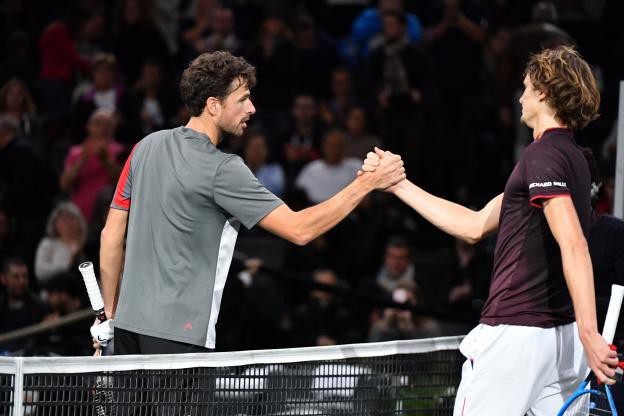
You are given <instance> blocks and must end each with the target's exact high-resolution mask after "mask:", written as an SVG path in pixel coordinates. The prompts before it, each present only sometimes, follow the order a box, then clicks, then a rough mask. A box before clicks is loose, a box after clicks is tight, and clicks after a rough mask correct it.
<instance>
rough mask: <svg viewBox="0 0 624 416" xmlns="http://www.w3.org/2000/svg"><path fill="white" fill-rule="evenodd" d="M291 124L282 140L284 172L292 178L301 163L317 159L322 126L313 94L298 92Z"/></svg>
mask: <svg viewBox="0 0 624 416" xmlns="http://www.w3.org/2000/svg"><path fill="white" fill-rule="evenodd" d="M291 114H292V126H291V128H290V131H289V132H288V133H287V134H286V138H285V139H284V140H283V141H282V142H283V144H284V148H283V152H284V165H285V167H286V171H287V172H286V173H287V175H288V177H289V179H290V178H294V177H295V176H296V175H297V173H299V171H300V170H301V168H302V167H303V165H305V164H306V163H308V162H311V161H313V160H315V159H318V157H319V156H320V152H319V150H320V142H321V133H322V127H321V124H320V123H319V121H318V118H317V115H318V109H317V104H316V100H315V99H314V97H313V96H311V95H307V94H299V95H297V96H296V97H295V99H294V100H293V105H292V112H291Z"/></svg>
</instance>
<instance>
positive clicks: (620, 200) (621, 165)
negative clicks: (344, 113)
mask: <svg viewBox="0 0 624 416" xmlns="http://www.w3.org/2000/svg"><path fill="white" fill-rule="evenodd" d="M613 215H614V216H615V217H617V218H619V219H624V81H620V101H619V108H618V121H617V155H616V163H615V200H614V201H613Z"/></svg>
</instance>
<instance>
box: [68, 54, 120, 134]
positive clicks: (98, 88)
mask: <svg viewBox="0 0 624 416" xmlns="http://www.w3.org/2000/svg"><path fill="white" fill-rule="evenodd" d="M116 68H117V60H116V59H115V56H114V55H112V54H110V53H100V54H97V55H96V56H95V58H94V60H93V69H92V71H91V77H92V83H90V84H87V85H84V86H83V87H82V88H81V90H82V91H79V92H77V94H79V96H78V97H77V98H76V102H75V104H74V111H73V123H74V128H73V130H74V131H73V135H74V140H80V139H82V138H83V137H84V135H85V131H84V126H85V124H86V122H87V120H88V119H89V116H90V115H91V114H92V113H93V112H94V111H95V110H97V109H100V108H105V109H110V110H113V111H115V110H116V109H117V108H119V106H120V104H121V99H122V97H123V89H122V88H121V86H120V85H119V84H116V82H115V73H116Z"/></svg>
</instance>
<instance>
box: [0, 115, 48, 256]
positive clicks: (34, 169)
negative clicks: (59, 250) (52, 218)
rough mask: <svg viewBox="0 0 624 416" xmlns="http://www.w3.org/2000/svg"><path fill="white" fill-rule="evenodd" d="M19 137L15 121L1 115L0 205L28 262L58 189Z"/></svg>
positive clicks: (16, 242)
mask: <svg viewBox="0 0 624 416" xmlns="http://www.w3.org/2000/svg"><path fill="white" fill-rule="evenodd" d="M18 134H19V125H18V123H17V122H16V121H15V119H14V118H13V117H10V116H6V115H3V116H0V206H3V208H4V210H5V212H6V214H7V215H8V217H9V218H10V219H11V220H12V221H14V222H15V229H14V231H15V232H14V239H13V240H12V241H13V244H15V245H16V246H20V247H24V248H25V249H27V250H29V253H28V256H27V257H26V258H27V261H31V259H32V258H31V256H32V255H33V253H34V250H35V248H36V246H37V243H38V242H39V239H40V238H41V235H42V234H43V231H44V228H45V222H46V218H47V216H48V213H49V212H50V209H51V208H52V199H53V197H54V195H55V194H56V191H57V190H58V187H57V180H56V175H55V174H54V172H52V170H51V169H50V167H49V166H48V165H47V164H45V163H44V162H43V161H42V160H41V159H40V158H39V157H38V156H37V155H36V154H35V152H34V151H33V150H32V148H31V147H30V146H28V145H27V144H26V143H25V142H24V141H23V140H18Z"/></svg>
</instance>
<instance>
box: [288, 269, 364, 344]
mask: <svg viewBox="0 0 624 416" xmlns="http://www.w3.org/2000/svg"><path fill="white" fill-rule="evenodd" d="M313 276H314V277H313V278H314V282H315V283H320V284H323V285H327V286H333V287H338V285H339V282H338V276H336V274H335V273H334V272H333V271H331V270H323V269H320V270H316V271H315V272H314V274H313ZM290 320H291V325H292V332H291V334H292V335H291V337H292V342H291V343H292V345H293V346H294V347H310V346H314V345H318V346H321V345H336V344H349V343H353V342H356V341H358V339H357V334H356V333H355V332H354V325H353V317H352V314H351V311H350V310H349V308H348V307H347V306H346V305H345V304H344V302H343V301H342V300H341V299H339V298H337V297H336V296H335V295H334V294H333V293H331V292H328V291H326V290H323V289H315V290H312V291H311V292H310V297H309V299H308V301H307V302H305V303H304V304H301V305H299V306H298V307H297V308H296V309H295V310H294V311H293V312H292V314H291V317H290Z"/></svg>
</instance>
